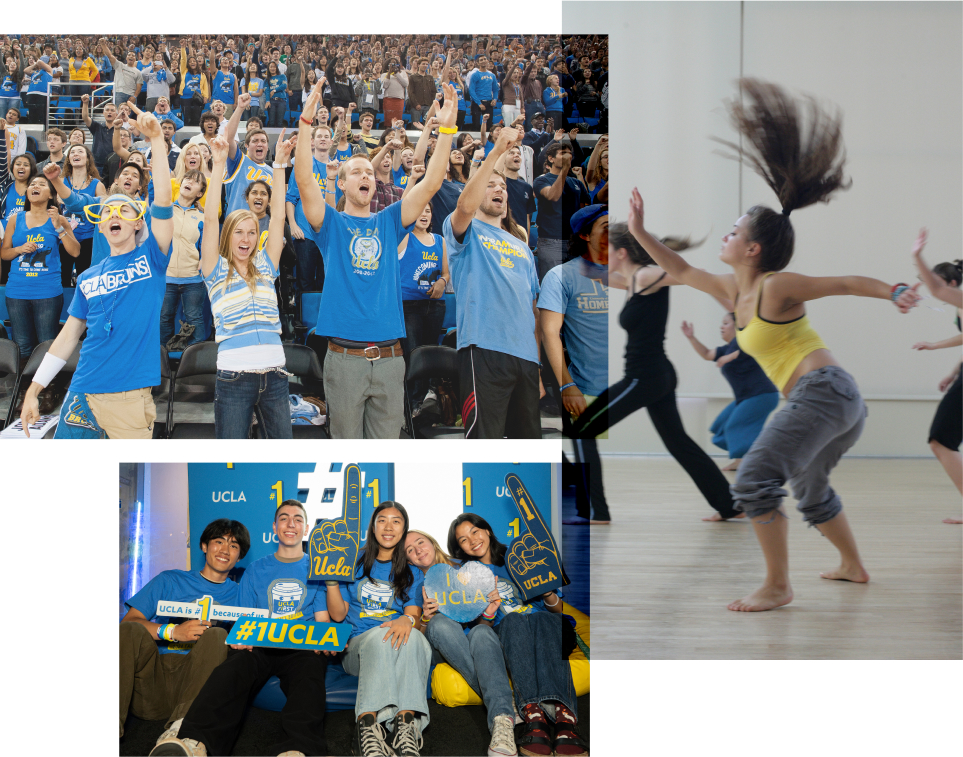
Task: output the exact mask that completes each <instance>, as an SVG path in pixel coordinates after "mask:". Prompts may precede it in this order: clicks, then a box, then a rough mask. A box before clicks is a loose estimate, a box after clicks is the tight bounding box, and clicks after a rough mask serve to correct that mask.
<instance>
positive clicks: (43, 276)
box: [6, 211, 64, 300]
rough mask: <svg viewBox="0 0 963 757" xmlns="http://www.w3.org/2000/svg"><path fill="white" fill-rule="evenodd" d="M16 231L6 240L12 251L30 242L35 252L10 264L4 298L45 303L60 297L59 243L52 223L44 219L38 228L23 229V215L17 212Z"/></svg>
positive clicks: (25, 218)
mask: <svg viewBox="0 0 963 757" xmlns="http://www.w3.org/2000/svg"><path fill="white" fill-rule="evenodd" d="M14 223H15V225H16V227H17V228H16V231H14V233H13V238H12V239H11V240H10V242H11V244H12V245H13V246H14V247H19V246H20V245H23V244H27V243H28V242H33V243H35V244H36V245H37V249H36V250H34V251H33V252H28V253H26V254H24V255H19V256H17V257H16V258H14V259H13V260H12V261H10V277H9V278H8V279H7V290H6V293H7V297H9V298H10V299H13V300H45V299H47V298H49V297H56V296H57V295H58V294H63V293H64V290H63V288H62V287H61V286H60V240H59V238H58V237H57V230H56V229H55V228H54V225H53V221H51V220H50V219H49V218H47V219H46V220H45V221H44V222H43V223H42V224H41V225H40V226H35V227H33V228H32V229H28V228H27V214H26V212H23V211H21V212H19V213H17V215H16V220H15V222H14Z"/></svg>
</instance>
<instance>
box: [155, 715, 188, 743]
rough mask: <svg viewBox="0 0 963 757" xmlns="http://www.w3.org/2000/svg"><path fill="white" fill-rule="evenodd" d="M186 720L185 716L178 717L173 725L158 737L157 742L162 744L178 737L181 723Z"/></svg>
mask: <svg viewBox="0 0 963 757" xmlns="http://www.w3.org/2000/svg"><path fill="white" fill-rule="evenodd" d="M183 722H184V718H178V719H177V720H175V721H174V722H173V723H171V727H170V728H168V729H167V730H166V731H164V732H163V733H162V734H161V735H160V736H159V737H158V738H157V742H156V743H158V744H160V743H161V742H162V741H167V739H176V738H177V733H178V731H180V730H181V723H183Z"/></svg>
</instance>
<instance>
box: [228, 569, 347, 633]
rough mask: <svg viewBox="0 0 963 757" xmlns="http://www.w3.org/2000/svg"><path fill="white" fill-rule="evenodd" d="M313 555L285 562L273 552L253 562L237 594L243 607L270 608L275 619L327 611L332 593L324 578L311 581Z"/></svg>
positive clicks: (246, 571)
mask: <svg viewBox="0 0 963 757" xmlns="http://www.w3.org/2000/svg"><path fill="white" fill-rule="evenodd" d="M310 566H311V558H310V557H309V556H308V555H302V557H301V559H300V560H298V561H297V562H282V561H281V560H279V559H278V558H277V555H274V554H271V555H268V556H267V557H262V558H261V559H260V560H255V561H254V562H253V563H251V564H250V565H249V566H248V568H247V570H245V571H244V575H243V576H241V583H240V587H239V589H238V593H237V601H238V604H239V606H240V607H255V608H258V609H260V610H269V611H270V612H271V617H272V618H292V619H294V618H302V617H303V618H307V619H308V620H314V613H316V612H327V609H328V594H327V591H326V589H325V584H324V581H309V580H308V568H309V567H310Z"/></svg>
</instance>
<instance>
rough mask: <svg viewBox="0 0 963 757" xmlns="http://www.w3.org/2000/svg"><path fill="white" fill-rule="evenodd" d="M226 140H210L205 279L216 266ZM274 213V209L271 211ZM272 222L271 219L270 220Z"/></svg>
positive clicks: (203, 244) (203, 250)
mask: <svg viewBox="0 0 963 757" xmlns="http://www.w3.org/2000/svg"><path fill="white" fill-rule="evenodd" d="M227 153H228V145H227V140H226V139H225V138H224V137H222V136H216V137H214V139H213V140H211V156H212V157H213V160H214V167H213V168H212V169H211V181H210V184H208V187H207V198H208V202H205V203H204V233H203V234H204V235H203V236H202V237H201V273H202V274H203V275H204V276H205V277H207V276H210V275H211V271H213V270H214V268H215V266H216V265H217V257H218V246H219V244H220V224H219V223H218V219H217V211H218V205H220V202H219V201H218V200H219V198H220V196H221V185H222V184H223V183H224V171H225V170H226V169H227ZM272 197H273V195H272ZM271 212H272V213H273V212H274V209H273V208H272V209H271ZM272 220H273V219H272Z"/></svg>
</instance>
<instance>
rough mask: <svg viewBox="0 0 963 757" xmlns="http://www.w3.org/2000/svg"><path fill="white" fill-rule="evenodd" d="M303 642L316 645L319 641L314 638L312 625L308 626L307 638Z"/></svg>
mask: <svg viewBox="0 0 963 757" xmlns="http://www.w3.org/2000/svg"><path fill="white" fill-rule="evenodd" d="M304 643H305V644H313V645H314V646H317V645H318V644H320V643H321V642H320V641H315V640H314V626H308V638H306V639H305V640H304Z"/></svg>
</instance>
